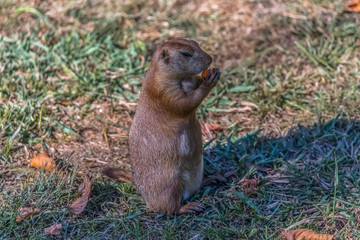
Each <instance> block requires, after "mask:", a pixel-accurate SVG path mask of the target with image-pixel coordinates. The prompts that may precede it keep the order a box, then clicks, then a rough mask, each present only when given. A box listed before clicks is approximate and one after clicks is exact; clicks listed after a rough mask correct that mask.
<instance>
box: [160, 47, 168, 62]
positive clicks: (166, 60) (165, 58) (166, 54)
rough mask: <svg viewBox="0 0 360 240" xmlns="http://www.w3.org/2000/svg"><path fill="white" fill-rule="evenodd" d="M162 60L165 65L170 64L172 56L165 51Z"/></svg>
mask: <svg viewBox="0 0 360 240" xmlns="http://www.w3.org/2000/svg"><path fill="white" fill-rule="evenodd" d="M161 59H162V60H163V61H164V63H165V64H169V61H170V54H169V51H168V50H166V49H163V50H162V51H161Z"/></svg>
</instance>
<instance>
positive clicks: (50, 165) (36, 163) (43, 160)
mask: <svg viewBox="0 0 360 240" xmlns="http://www.w3.org/2000/svg"><path fill="white" fill-rule="evenodd" d="M30 166H31V167H35V168H45V171H52V170H53V169H55V167H56V163H55V160H54V159H52V158H51V157H49V156H48V155H47V154H46V153H44V152H43V153H40V154H38V155H37V156H35V157H33V158H32V159H30Z"/></svg>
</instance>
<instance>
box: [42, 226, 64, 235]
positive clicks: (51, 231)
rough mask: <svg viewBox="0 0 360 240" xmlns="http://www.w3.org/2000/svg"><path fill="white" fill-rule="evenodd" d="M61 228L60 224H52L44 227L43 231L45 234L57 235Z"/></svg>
mask: <svg viewBox="0 0 360 240" xmlns="http://www.w3.org/2000/svg"><path fill="white" fill-rule="evenodd" d="M61 229H62V224H60V223H58V224H53V225H51V226H50V227H47V228H44V232H45V234H47V235H52V236H57V235H60V231H61Z"/></svg>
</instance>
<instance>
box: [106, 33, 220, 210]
mask: <svg viewBox="0 0 360 240" xmlns="http://www.w3.org/2000/svg"><path fill="white" fill-rule="evenodd" d="M211 63H212V58H211V57H210V56H209V55H208V54H207V53H205V52H204V51H203V50H202V49H201V48H200V46H199V45H198V43H197V42H195V41H193V40H186V39H180V38H177V39H172V40H169V41H166V42H164V43H162V44H160V45H158V46H157V48H156V51H155V53H154V55H153V57H152V60H151V64H150V68H149V70H148V72H147V74H146V76H145V79H144V81H143V85H142V88H141V93H140V99H139V103H138V107H137V109H136V113H135V116H134V119H133V122H132V125H131V127H130V133H129V154H130V164H131V167H132V177H130V178H131V179H130V178H128V180H127V181H130V182H133V183H134V184H135V188H136V190H137V192H138V193H140V195H141V196H142V197H143V198H144V200H145V202H146V204H147V207H148V208H149V209H151V210H153V211H158V212H163V213H166V214H184V213H192V212H196V211H201V210H203V206H202V204H199V203H196V202H191V203H188V204H185V205H183V206H182V201H184V200H186V199H189V197H191V196H192V195H193V194H194V193H195V192H196V191H198V190H199V188H200V186H201V183H202V179H203V160H202V151H203V144H202V135H201V128H200V124H199V122H198V120H197V119H196V117H195V112H196V109H197V108H198V106H199V105H200V104H201V102H202V101H203V99H204V98H205V97H206V96H207V95H208V94H209V92H210V91H211V89H212V88H213V87H214V86H215V85H216V84H217V82H218V80H219V78H220V71H219V69H218V68H214V69H212V72H211V71H208V73H207V74H206V76H205V77H204V78H201V77H200V76H197V74H199V73H201V72H202V71H204V70H206V69H207V68H208V67H209V66H210V64H211ZM105 174H107V175H112V177H113V178H118V179H121V180H126V179H124V178H123V175H124V174H123V173H122V172H121V171H120V170H117V171H116V170H115V169H108V170H107V173H106V171H105Z"/></svg>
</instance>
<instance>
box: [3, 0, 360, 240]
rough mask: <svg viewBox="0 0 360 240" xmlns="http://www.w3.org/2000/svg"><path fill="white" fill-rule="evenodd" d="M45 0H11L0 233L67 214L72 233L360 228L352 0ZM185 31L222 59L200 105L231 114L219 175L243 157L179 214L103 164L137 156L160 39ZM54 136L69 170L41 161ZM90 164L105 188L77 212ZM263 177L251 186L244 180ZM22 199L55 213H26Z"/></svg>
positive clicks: (212, 146)
mask: <svg viewBox="0 0 360 240" xmlns="http://www.w3.org/2000/svg"><path fill="white" fill-rule="evenodd" d="M210 2H211V3H210ZM31 3H32V2H31ZM32 4H33V5H31V4H30V3H28V4H22V3H21V2H20V3H13V2H11V1H4V3H0V13H2V17H1V18H0V29H3V30H2V31H1V33H0V125H1V127H0V166H1V167H0V239H45V238H48V236H46V235H45V234H44V232H43V228H45V227H48V226H50V225H52V224H53V223H61V224H62V225H63V229H62V231H61V235H60V236H59V237H58V238H59V239H66V238H71V239H99V238H100V239H224V238H231V239H233V238H234V239H280V233H281V232H282V231H283V230H284V229H287V228H289V227H290V228H291V229H296V228H310V229H313V230H314V231H316V232H320V233H327V234H335V236H336V239H360V237H359V236H360V231H359V229H360V228H359V227H360V226H359V223H358V222H359V220H360V219H359V218H360V212H359V206H360V205H359V204H360V195H359V194H360V193H359V187H360V186H359V185H360V181H359V175H360V172H359V164H358V161H359V160H358V158H359V157H360V155H359V154H360V153H359V149H360V122H359V120H360V119H359V106H358V105H359V99H360V82H359V66H360V62H359V60H358V57H359V47H360V40H359V39H360V32H359V28H358V25H359V16H358V15H357V14H355V13H348V12H345V11H343V8H342V6H343V5H342V3H341V2H340V1H325V0H324V1H305V4H303V3H296V2H288V1H280V0H279V1H274V2H273V3H272V4H276V5H272V4H270V5H269V6H265V5H263V4H265V3H264V2H262V1H255V2H244V3H242V5H241V6H242V10H243V12H244V16H243V17H244V19H242V18H240V19H239V23H243V24H235V25H232V22H233V21H230V20H229V19H232V18H231V17H232V16H233V14H235V15H236V11H235V12H232V9H235V8H229V9H227V10H224V9H225V8H224V9H222V8H219V9H218V10H217V12H216V11H215V10H214V11H215V13H211V12H210V13H209V12H206V11H207V10H206V9H205V10H204V11H205V13H204V14H205V15H204V14H203V15H202V14H198V12H195V13H191V9H192V8H191V5H187V4H184V5H181V6H177V7H176V3H174V2H166V3H163V2H158V1H154V2H152V1H150V2H145V1H144V2H143V1H140V0H139V1H134V2H131V3H126V4H125V3H124V4H115V5H113V6H110V5H106V4H105V3H104V4H100V5H99V6H97V7H95V8H94V7H91V6H90V7H89V6H88V5H86V4H85V5H83V6H77V5H76V4H75V2H71V3H69V4H68V5H66V6H64V8H63V9H65V10H66V14H65V15H64V14H63V15H61V14H58V15H56V14H55V15H51V13H48V12H47V11H48V9H53V8H56V4H61V3H60V2H57V1H55V2H54V4H55V6H53V5H49V6H47V5H46V4H47V3H41V4H40V5H36V4H35V3H32ZM89 4H90V3H89ZM153 4H155V5H156V6H157V9H158V10H157V11H156V10H154V8H153V7H152V6H153ZM174 4H175V5H174ZM178 4H179V3H178ZM199 4H200V3H199ZM211 4H216V1H210V0H209V3H208V6H211ZM260 5H261V6H263V7H265V8H259V6H260ZM169 6H172V7H169ZM199 6H200V5H199ZM9 9H10V10H9ZM46 9H47V10H46ZM59 9H60V8H59ZM94 9H95V10H94ZM104 9H105V10H104ZM171 9H179V11H177V12H176V11H175V12H174V11H172V10H171ZM197 9H200V10H201V8H200V7H199V8H197ZM249 9H251V11H250V10H249ZM262 9H266V10H268V12H266V11H265V12H264V11H263V10H262ZM277 9H282V10H281V11H280V12H279V10H277ZM5 10H6V11H5ZM235 10H236V9H235ZM103 11H107V12H108V14H107V15H102V14H101V13H102V12H103ZM62 16H66V17H62ZM146 16H149V17H146ZM215 16H216V18H215ZM248 16H251V17H250V18H247V17H248ZM4 19H5V20H4ZM166 19H169V21H168V22H167V21H165V20H166ZM214 19H218V20H214ZM1 20H3V21H2V22H1ZM241 21H243V22H241ZM20 23H21V24H20ZM244 24H245V25H246V24H247V25H248V26H250V27H252V31H251V32H250V33H248V34H247V35H246V34H244V32H243V29H242V27H243V25H244ZM69 26H70V28H69ZM89 26H90V27H89ZM159 29H161V30H159ZM221 29H227V33H226V34H225V35H221V34H222V33H221V32H222V31H220V30H221ZM269 29H270V30H271V31H270V30H269ZM239 32H241V33H242V34H241V37H239V36H240V34H239ZM216 33H218V35H216ZM156 34H157V35H156ZM172 34H175V35H180V36H186V37H188V38H194V39H200V41H201V45H202V46H204V48H205V49H206V50H207V51H208V52H209V53H210V54H211V55H212V56H214V57H215V58H214V60H215V63H214V65H215V66H219V67H220V68H221V69H222V79H221V81H220V83H219V84H218V86H217V87H216V88H215V89H214V91H213V93H212V94H211V95H210V96H209V97H208V98H207V99H206V100H205V101H204V103H203V105H202V106H201V107H200V109H199V111H198V117H199V119H201V121H202V122H204V123H217V124H219V125H220V126H224V127H226V129H224V130H223V131H218V132H212V131H209V132H206V133H204V138H205V143H204V145H205V150H204V159H205V175H214V174H216V172H217V171H220V172H222V173H225V172H228V171H230V170H233V169H236V170H237V172H236V174H235V175H233V176H231V177H229V178H228V182H227V183H226V184H220V183H219V184H215V185H212V186H209V187H205V188H203V189H201V190H200V191H199V192H198V193H197V194H196V196H194V197H193V200H196V201H202V202H203V203H204V204H205V206H206V210H205V212H204V213H200V214H198V215H189V216H180V217H179V216H177V217H175V216H164V215H163V214H161V213H151V212H147V210H146V207H145V204H144V202H143V200H142V199H141V197H140V196H139V195H137V194H136V190H135V189H134V187H133V186H131V185H129V184H126V183H116V182H113V181H110V180H108V179H104V178H103V177H102V176H101V175H100V174H99V173H98V172H99V169H100V168H101V167H103V166H104V165H108V164H109V165H117V166H118V165H126V164H127V157H126V154H127V150H126V149H127V138H126V136H127V129H128V127H129V126H130V124H131V117H132V116H133V114H134V111H135V105H134V104H133V103H135V102H137V99H138V97H139V92H140V87H141V80H142V78H143V76H144V73H145V72H146V70H147V68H148V66H149V60H150V56H151V53H152V52H153V49H154V42H155V41H162V40H165V39H167V38H168V37H171V36H172ZM232 42H235V43H236V46H247V47H248V48H249V49H251V50H249V49H247V50H246V51H245V50H243V49H237V48H236V46H235V45H231V44H232ZM224 47H225V49H224ZM234 59H235V60H236V61H235V60H234ZM225 63H229V64H225ZM230 63H231V64H230ZM225 65H226V66H225ZM215 137H216V138H215ZM213 138H215V139H213ZM41 151H46V152H49V153H50V155H51V156H53V157H55V158H58V160H59V161H60V162H62V163H63V164H64V165H66V166H69V169H70V170H69V172H68V174H65V175H61V174H57V173H52V174H47V173H44V172H41V171H38V170H35V169H32V168H28V167H27V164H28V159H29V158H30V157H32V156H34V155H35V154H36V153H38V152H41ZM83 173H86V174H88V175H90V176H91V178H92V181H93V187H92V194H91V199H90V201H89V203H88V205H87V207H86V208H85V211H84V212H83V213H82V214H81V215H79V216H74V215H72V214H70V213H69V212H68V210H67V209H66V206H67V205H68V204H69V202H71V201H72V200H73V199H75V198H76V197H77V193H76V192H77V190H76V189H77V187H78V185H79V184H80V181H81V174H83ZM255 177H256V178H259V180H260V183H259V185H258V186H257V188H256V189H255V190H254V191H252V192H251V193H247V192H246V188H244V187H243V185H242V184H241V179H243V178H248V179H251V178H255ZM23 206H35V207H37V208H39V209H41V213H40V214H39V215H37V216H34V217H32V218H31V219H28V220H24V221H23V222H22V223H20V224H19V223H16V221H15V217H16V215H17V211H18V209H19V208H20V207H23ZM297 223H300V224H299V225H297Z"/></svg>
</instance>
